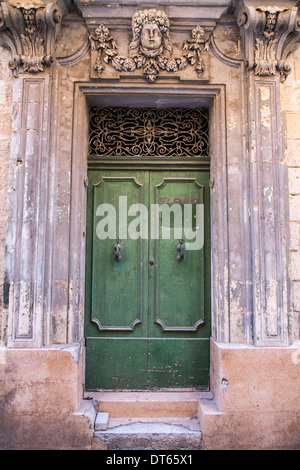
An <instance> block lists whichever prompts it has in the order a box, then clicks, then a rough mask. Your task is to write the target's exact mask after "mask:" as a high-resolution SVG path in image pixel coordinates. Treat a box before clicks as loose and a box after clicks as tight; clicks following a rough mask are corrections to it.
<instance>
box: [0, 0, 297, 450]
mask: <svg viewBox="0 0 300 470" xmlns="http://www.w3.org/2000/svg"><path fill="white" fill-rule="evenodd" d="M29 3H30V2H27V1H26V0H24V2H23V3H22V4H19V3H17V2H14V1H13V0H10V1H9V2H2V3H1V10H0V13H1V17H0V18H1V21H0V38H1V44H4V45H5V46H6V47H8V48H10V50H11V52H12V60H11V61H10V63H9V66H10V68H11V69H12V75H13V76H12V79H11V87H12V96H13V98H12V100H13V109H14V110H15V113H14V122H13V126H14V128H13V132H12V137H11V155H10V165H11V170H10V175H9V184H10V186H11V187H12V188H14V191H12V192H11V194H10V210H11V214H10V222H9V230H8V234H7V242H6V278H5V289H4V294H5V295H4V304H5V308H4V313H6V316H7V325H8V327H7V334H6V333H4V334H3V338H2V344H3V347H2V348H1V356H0V370H1V377H3V383H5V386H4V387H3V390H4V395H5V401H4V402H5V404H6V405H5V408H4V411H5V415H4V420H3V423H4V424H3V426H4V427H3V429H5V432H4V434H3V433H1V434H0V436H1V443H0V445H1V446H2V447H4V448H6V447H9V446H13V447H14V448H32V447H35V448H90V447H91V440H92V437H93V423H94V419H95V409H94V405H93V403H92V402H91V400H84V332H83V316H84V273H85V204H86V185H87V184H88V181H87V180H86V155H87V146H88V107H89V106H91V105H93V106H95V105H97V106H101V105H109V106H112V105H118V106H120V104H121V103H122V104H123V105H125V104H128V103H129V104H132V103H133V104H134V106H135V107H136V106H145V105H147V103H150V102H151V103H152V104H153V102H154V103H155V104H156V105H157V106H159V107H165V106H175V105H176V106H177V107H178V105H182V106H189V104H190V103H193V107H195V105H197V104H199V106H203V105H207V106H209V108H210V138H211V141H210V145H211V151H210V153H211V176H212V180H211V183H212V184H211V226H212V233H211V245H212V324H213V328H212V334H211V395H209V396H202V397H201V398H200V400H199V407H198V418H199V421H200V424H201V430H202V438H203V446H202V448H204V449H217V448H227V449H229V448H230V449H242V448H253V449H255V448H269V449H270V448H297V447H299V434H300V433H299V428H300V426H299V414H297V413H299V397H298V390H299V360H298V353H299V349H298V348H297V345H295V344H294V340H295V339H296V340H298V339H299V338H298V337H297V335H296V332H295V329H294V326H293V318H292V316H291V309H290V300H289V299H290V286H289V275H288V266H289V260H288V250H289V215H288V177H287V168H286V166H285V165H284V164H283V163H282V157H283V148H284V138H283V134H284V130H283V127H282V126H283V125H282V122H283V117H282V113H281V109H280V80H284V79H285V78H286V76H287V74H288V72H289V68H288V65H287V63H286V58H287V56H288V54H289V53H290V52H292V51H293V50H294V49H295V47H296V46H297V45H298V42H299V24H298V22H299V17H298V16H297V15H298V9H297V7H296V5H295V4H296V2H294V1H286V2H281V3H280V4H279V3H278V2H277V1H276V2H275V1H273V2H272V4H271V6H270V5H269V3H267V2H247V1H240V2H231V1H229V0H226V1H225V0H223V1H217V2H216V1H214V2H213V1H209V2H206V6H205V7H204V6H199V5H197V3H198V2H194V1H192V0H191V1H190V2H188V5H186V2H185V5H183V4H179V3H178V2H177V1H175V2H173V4H172V5H169V4H168V6H167V7H165V8H163V7H160V6H158V5H159V2H157V1H153V2H152V4H153V8H156V9H159V8H162V9H163V10H164V11H165V12H167V15H168V18H169V19H170V20H171V26H170V38H171V42H172V43H173V45H174V49H175V52H176V54H178V55H180V54H181V52H182V51H181V49H180V48H181V44H182V43H184V41H186V40H187V38H188V37H190V36H189V35H190V31H191V29H193V28H197V26H199V25H200V27H201V28H202V29H203V31H204V33H205V39H206V40H208V38H209V47H208V50H205V51H204V50H203V49H202V52H203V54H202V52H201V54H200V55H201V61H200V59H199V60H198V62H197V61H196V64H195V62H193V64H192V63H191V62H189V64H188V65H186V66H185V67H184V68H182V69H178V68H177V69H176V67H178V63H179V62H177V66H175V65H172V64H173V62H168V61H167V60H166V61H165V62H164V63H163V64H162V65H161V67H162V68H160V70H159V73H157V74H156V75H155V74H154V75H155V76H154V78H153V73H152V74H148V75H147V74H146V76H145V74H143V71H142V70H140V69H138V68H137V69H136V70H130V68H129V65H130V64H129V65H125V62H123V61H122V60H121V59H120V58H119V59H118V61H119V62H118V61H117V62H116V63H118V65H115V66H112V63H111V58H108V57H106V61H105V60H104V59H103V57H104V58H105V56H101V57H100V56H99V54H98V53H95V49H93V47H92V49H91V50H90V48H91V44H93V43H92V41H91V39H89V38H90V35H93V37H94V38H95V37H96V39H97V35H96V36H95V34H96V33H95V29H96V28H97V26H98V25H100V24H105V26H106V27H107V28H109V34H110V36H106V37H104V44H106V45H107V44H108V43H110V46H109V47H106V49H108V50H109V51H113V52H114V51H115V49H116V48H114V46H112V44H113V42H112V41H113V40H114V41H115V40H116V42H117V44H119V45H120V46H119V47H120V49H121V51H120V52H121V53H123V54H126V50H125V46H126V47H127V46H128V44H129V43H130V40H131V35H132V33H131V18H132V17H133V15H134V14H135V13H136V12H137V11H138V10H141V11H142V10H143V8H142V7H141V6H138V7H137V5H136V3H135V2H131V1H129V2H127V4H126V6H125V5H120V4H119V3H118V4H117V2H110V5H106V4H104V2H102V1H100V0H99V1H98V2H88V1H85V2H81V1H80V0H76V1H75V2H74V4H75V6H76V8H75V9H74V8H73V7H72V5H71V2H67V1H66V2H63V1H60V2H58V3H57V4H56V3H52V2H48V1H44V2H42V0H41V1H40V2H37V3H36V4H35V6H33V7H32V5H31V8H30V6H29ZM282 4H284V5H283V6H282ZM62 18H63V19H62ZM102 31H103V30H102ZM197 31H198V33H199V36H196V37H197V38H198V40H199V41H202V40H203V35H202V32H201V31H200V29H198V30H197ZM195 34H196V33H195ZM194 39H195V38H193V37H192V38H190V39H189V41H190V43H188V44H192V43H193V42H192V41H193V40H194ZM32 41H33V42H35V43H36V44H37V43H39V45H40V47H41V49H40V50H42V52H41V54H40V56H38V57H37V56H34V57H33V56H30V53H28V50H29V52H30V43H31V44H32ZM94 41H95V39H94ZM97 41H98V43H97ZM97 44H98V46H99V44H100V42H99V40H98V39H97V40H96V46H97ZM193 44H195V43H193ZM201 44H202V45H203V43H201ZM26 45H27V46H26ZM26 47H27V49H26ZM28 48H29V49H28ZM122 48H123V50H122ZM99 49H101V47H100V48H99ZM99 49H98V51H99ZM104 49H105V48H104ZM175 52H174V54H175ZM24 57H27V58H25V59H24ZM55 57H56V60H54V58H55ZM112 57H114V55H112ZM117 57H122V56H117ZM125 57H126V56H125ZM182 57H183V55H182V54H181V55H180V58H181V59H182ZM98 59H99V60H98ZM97 60H98V62H97ZM182 60H183V59H182ZM93 61H94V62H93ZM92 64H98V66H99V67H103V70H102V68H101V74H100V76H98V75H97V74H96V72H97V73H98V71H99V70H100V68H99V67H98V69H95V68H93V67H92ZM151 64H152V66H153V67H154V68H155V64H154V65H153V62H151ZM156 65H157V63H156ZM198 66H199V69H197V67H198ZM118 67H119V70H118V69H117V68H118ZM130 67H132V63H131V65H130ZM163 67H165V68H163ZM172 67H173V68H172ZM120 68H121V70H120ZM151 70H152V69H151ZM155 70H157V69H155ZM199 70H200V71H199ZM149 77H151V78H149ZM152 79H153V81H152V82H151V80H152ZM2 374H3V375H2ZM20 402H21V403H22V404H21V405H20ZM37 416H38V418H37ZM58 429H59V432H57V430H58ZM237 430H238V431H237Z"/></svg>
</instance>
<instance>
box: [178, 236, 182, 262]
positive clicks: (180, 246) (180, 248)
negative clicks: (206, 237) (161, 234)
mask: <svg viewBox="0 0 300 470" xmlns="http://www.w3.org/2000/svg"><path fill="white" fill-rule="evenodd" d="M183 244H184V240H182V239H181V240H179V245H177V251H179V255H178V256H177V260H178V261H183V258H184V246H183Z"/></svg>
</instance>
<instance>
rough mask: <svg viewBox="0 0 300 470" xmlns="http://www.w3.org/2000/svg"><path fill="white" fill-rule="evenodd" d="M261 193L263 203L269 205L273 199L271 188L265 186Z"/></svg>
mask: <svg viewBox="0 0 300 470" xmlns="http://www.w3.org/2000/svg"><path fill="white" fill-rule="evenodd" d="M263 192H264V198H265V201H266V202H269V203H271V202H272V199H273V186H269V185H268V186H265V187H264V188H263Z"/></svg>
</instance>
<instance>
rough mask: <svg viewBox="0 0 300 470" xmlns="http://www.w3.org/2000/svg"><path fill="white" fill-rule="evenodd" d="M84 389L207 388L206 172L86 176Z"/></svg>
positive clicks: (97, 173) (112, 172)
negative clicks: (87, 182)
mask: <svg viewBox="0 0 300 470" xmlns="http://www.w3.org/2000/svg"><path fill="white" fill-rule="evenodd" d="M88 181H89V184H88V201H87V252H86V318H85V336H86V361H87V362H86V389H87V390H98V389H109V390H111V389H121V390H126V389H127V390H128V389H130V390H143V389H166V388H167V389H170V388H172V389H174V388H195V389H200V390H207V389H208V386H209V337H210V227H209V225H210V224H209V172H208V171H207V170H202V171H201V170H184V171H183V170H180V171H176V170H173V171H161V170H143V171H142V170H133V169H132V170H126V169H122V170H117V169H115V170H113V169H112V170H108V169H106V170H104V169H103V170H101V169H97V170H90V171H89V174H88Z"/></svg>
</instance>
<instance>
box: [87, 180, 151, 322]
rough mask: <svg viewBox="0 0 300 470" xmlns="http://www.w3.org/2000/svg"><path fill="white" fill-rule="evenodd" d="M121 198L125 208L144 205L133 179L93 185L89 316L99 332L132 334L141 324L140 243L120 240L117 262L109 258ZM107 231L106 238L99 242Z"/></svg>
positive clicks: (139, 184)
mask: <svg viewBox="0 0 300 470" xmlns="http://www.w3.org/2000/svg"><path fill="white" fill-rule="evenodd" d="M141 176H142V177H143V176H144V175H143V173H142V174H141ZM142 180H143V179H142ZM124 196H126V201H127V202H126V205H127V203H128V204H130V205H132V204H141V203H144V184H143V183H142V182H140V181H138V179H137V178H136V177H134V176H101V179H100V180H99V182H96V183H94V184H93V213H94V217H93V232H92V260H91V262H92V285H93V288H92V292H91V294H92V308H91V313H92V321H93V322H95V323H96V324H97V325H98V328H99V330H102V331H104V330H111V331H133V330H134V329H135V328H137V327H138V326H140V325H141V324H142V308H143V305H142V300H143V297H142V296H141V295H140V293H141V292H142V289H143V282H144V281H143V273H142V250H143V240H142V239H139V240H131V239H129V238H128V239H125V240H124V239H123V240H121V247H122V250H121V260H120V261H119V262H116V261H115V260H114V256H113V255H114V246H115V244H116V239H117V236H120V227H119V226H118V225H119V220H120V210H122V206H125V204H124V202H123V204H122V201H121V203H120V197H121V198H122V197H124ZM105 204H106V205H107V206H105ZM120 206H121V207H120ZM101 216H105V217H101ZM106 222H107V223H106ZM105 229H106V230H105ZM108 231H110V232H111V234H110V238H106V239H101V238H100V239H99V235H100V237H101V236H105V232H108ZM112 232H115V233H112ZM117 234H118V235H117ZM122 235H123V234H121V236H122Z"/></svg>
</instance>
